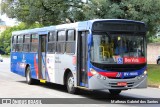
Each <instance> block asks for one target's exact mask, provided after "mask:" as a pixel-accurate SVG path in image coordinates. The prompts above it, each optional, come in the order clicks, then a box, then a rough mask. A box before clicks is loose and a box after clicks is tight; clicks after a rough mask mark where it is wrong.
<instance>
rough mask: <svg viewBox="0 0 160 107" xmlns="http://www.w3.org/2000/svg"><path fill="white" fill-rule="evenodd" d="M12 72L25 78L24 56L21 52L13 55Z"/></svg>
mask: <svg viewBox="0 0 160 107" xmlns="http://www.w3.org/2000/svg"><path fill="white" fill-rule="evenodd" d="M11 71H12V72H14V73H16V74H19V75H21V76H25V72H24V71H25V68H24V63H23V54H22V53H21V52H12V53H11Z"/></svg>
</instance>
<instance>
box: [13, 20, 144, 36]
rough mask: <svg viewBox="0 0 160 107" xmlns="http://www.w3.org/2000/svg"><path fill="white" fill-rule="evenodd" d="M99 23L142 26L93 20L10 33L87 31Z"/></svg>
mask: <svg viewBox="0 0 160 107" xmlns="http://www.w3.org/2000/svg"><path fill="white" fill-rule="evenodd" d="M100 21H106V22H110V21H111V22H129V23H131V22H132V23H140V24H144V22H141V21H134V20H127V19H93V20H88V21H81V22H75V23H67V24H61V25H55V26H48V27H42V28H34V29H27V30H21V31H14V32H12V35H21V34H31V33H32V34H34V33H39V32H46V31H48V32H49V31H53V30H59V29H78V30H79V31H81V30H89V29H91V28H92V24H93V23H94V22H100Z"/></svg>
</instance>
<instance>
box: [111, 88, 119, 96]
mask: <svg viewBox="0 0 160 107" xmlns="http://www.w3.org/2000/svg"><path fill="white" fill-rule="evenodd" d="M121 91H122V90H115V89H110V90H109V92H110V93H111V94H112V95H119V94H120V93H121Z"/></svg>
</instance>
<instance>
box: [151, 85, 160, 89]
mask: <svg viewBox="0 0 160 107" xmlns="http://www.w3.org/2000/svg"><path fill="white" fill-rule="evenodd" d="M148 87H152V88H160V85H148Z"/></svg>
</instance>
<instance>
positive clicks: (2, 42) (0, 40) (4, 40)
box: [0, 23, 42, 54]
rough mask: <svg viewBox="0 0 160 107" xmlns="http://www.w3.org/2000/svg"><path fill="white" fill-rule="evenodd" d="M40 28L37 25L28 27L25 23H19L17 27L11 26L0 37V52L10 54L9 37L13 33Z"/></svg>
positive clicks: (39, 25)
mask: <svg viewBox="0 0 160 107" xmlns="http://www.w3.org/2000/svg"><path fill="white" fill-rule="evenodd" d="M38 27H42V25H41V24H39V23H34V24H32V25H28V24H26V23H20V24H19V25H17V26H13V27H10V28H7V29H6V30H5V31H4V32H2V33H1V35H0V50H2V51H4V52H5V53H6V54H9V53H10V49H11V48H10V42H11V36H12V32H13V31H18V30H23V29H32V28H38Z"/></svg>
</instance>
